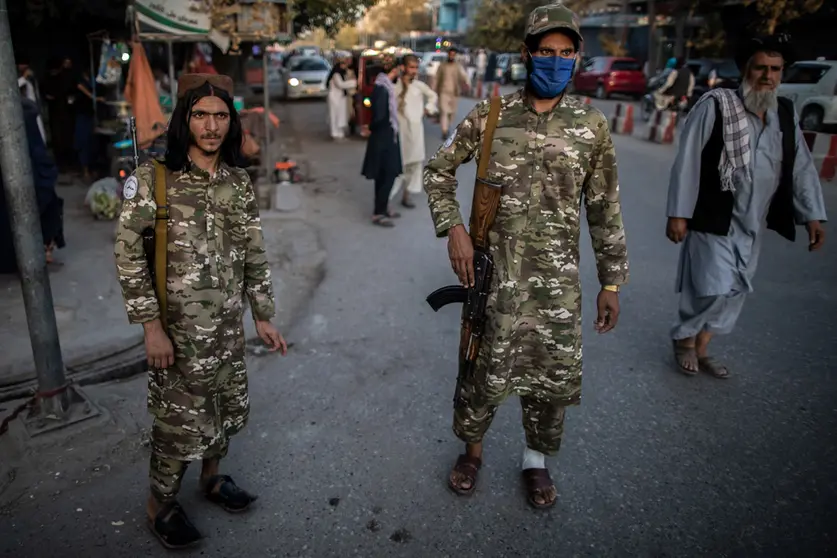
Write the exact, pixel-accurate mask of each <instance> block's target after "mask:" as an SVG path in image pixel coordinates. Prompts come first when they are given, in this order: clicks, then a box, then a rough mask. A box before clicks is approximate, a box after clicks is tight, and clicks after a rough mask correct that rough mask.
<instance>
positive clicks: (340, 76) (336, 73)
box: [326, 57, 357, 141]
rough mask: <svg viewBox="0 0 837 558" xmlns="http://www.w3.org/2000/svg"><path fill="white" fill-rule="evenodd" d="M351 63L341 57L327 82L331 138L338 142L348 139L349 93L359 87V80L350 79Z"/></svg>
mask: <svg viewBox="0 0 837 558" xmlns="http://www.w3.org/2000/svg"><path fill="white" fill-rule="evenodd" d="M348 68H349V61H348V60H347V59H346V58H344V57H339V58H338V59H337V61H336V63H335V64H334V67H332V69H331V73H330V74H329V75H328V79H327V80H326V86H327V87H328V117H329V122H330V125H331V138H332V139H334V140H337V141H341V140H344V139H346V128H348V126H349V104H348V102H347V100H346V99H347V98H349V92H350V91H351V90H353V89H354V88H356V87H357V80H353V79H349V78H348Z"/></svg>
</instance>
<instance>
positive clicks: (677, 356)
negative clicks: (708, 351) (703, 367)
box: [672, 340, 700, 376]
mask: <svg viewBox="0 0 837 558" xmlns="http://www.w3.org/2000/svg"><path fill="white" fill-rule="evenodd" d="M672 344H673V345H674V362H676V363H677V369H678V370H679V371H680V373H681V374H685V375H686V376H694V375H696V374H697V373H698V370H699V369H700V359H699V358H698V356H697V351H695V348H694V347H684V346H683V345H681V344H679V343H678V342H677V341H676V340H672ZM686 359H694V363H695V364H696V365H697V368H696V369H694V370H691V369H689V368H686V367H685V366H683V363H684V362H686Z"/></svg>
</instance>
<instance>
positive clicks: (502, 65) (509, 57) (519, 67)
mask: <svg viewBox="0 0 837 558" xmlns="http://www.w3.org/2000/svg"><path fill="white" fill-rule="evenodd" d="M495 72H496V73H495V78H494V79H495V80H496V81H499V82H500V83H501V84H502V85H505V84H507V83H513V84H515V85H518V84H520V83H523V82H525V81H526V76H527V72H526V65H525V64H524V63H523V59H522V58H520V54H518V53H514V52H506V53H503V54H499V55H497V69H496V70H495Z"/></svg>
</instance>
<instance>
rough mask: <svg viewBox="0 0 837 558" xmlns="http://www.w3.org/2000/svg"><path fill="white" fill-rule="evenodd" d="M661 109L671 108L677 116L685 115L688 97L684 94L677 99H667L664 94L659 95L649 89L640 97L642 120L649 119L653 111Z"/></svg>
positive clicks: (687, 110)
mask: <svg viewBox="0 0 837 558" xmlns="http://www.w3.org/2000/svg"><path fill="white" fill-rule="evenodd" d="M663 110H672V111H675V112H677V113H678V115H679V116H685V115H686V114H688V112H689V98H688V97H686V96H685V95H684V96H683V97H680V99H679V100H677V101H675V100H674V99H671V100H669V99H668V98H667V97H666V96H664V95H660V94H659V92H658V91H651V92H650V93H646V94H645V95H644V96H643V97H642V100H641V101H640V114H641V115H642V120H643V121H644V122H648V121H649V120H651V117H652V116H653V115H654V113H655V112H658V111H663Z"/></svg>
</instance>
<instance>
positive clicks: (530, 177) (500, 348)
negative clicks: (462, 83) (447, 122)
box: [424, 4, 628, 508]
mask: <svg viewBox="0 0 837 558" xmlns="http://www.w3.org/2000/svg"><path fill="white" fill-rule="evenodd" d="M525 33H526V35H525V43H524V45H523V46H522V48H521V56H522V58H523V60H524V61H525V62H526V64H527V68H528V70H529V72H528V78H527V82H526V86H525V88H523V89H521V90H519V91H517V92H516V93H512V94H510V95H504V96H502V97H500V110H499V117H498V120H497V121H496V132H495V134H494V140H493V142H492V144H491V146H490V148H489V149H488V151H487V152H490V154H491V158H490V161H488V163H487V169H488V171H487V177H486V181H487V182H488V183H490V184H492V185H495V186H498V187H502V196H501V197H500V198H499V207H498V208H497V213H496V215H497V216H496V220H495V221H494V224H493V227H492V229H491V232H490V233H489V237H488V241H489V245H490V248H489V249H490V254H491V256H492V257H493V259H494V274H493V277H492V278H491V289H490V294H489V297H488V300H487V308H486V323H485V332H484V337H483V340H482V343H481V346H480V351H479V353H478V355H477V361H476V370H475V372H474V374H473V376H472V377H471V378H460V382H462V389H461V390H460V391H459V392H458V393H457V397H458V398H460V399H464V400H465V401H466V402H467V403H466V404H465V405H459V406H457V407H456V408H455V410H454V417H453V431H454V432H455V434H456V435H457V437H458V438H459V439H460V440H462V441H463V442H465V452H464V453H463V454H462V455H460V456H459V458H458V459H457V460H456V464H455V465H454V467H453V470H452V471H451V474H450V477H449V479H448V485H449V487H450V488H451V489H452V490H453V491H455V492H456V493H457V494H463V495H464V494H470V493H472V492H473V491H474V488H475V486H476V481H477V474H478V472H479V470H480V468H481V466H482V442H483V438H484V436H485V434H486V432H487V430H488V428H489V426H490V424H491V421H492V420H493V418H494V415H495V412H496V411H497V408H498V406H499V405H500V404H501V403H502V402H503V401H504V400H505V399H506V398H507V397H508V396H509V395H518V396H520V400H521V405H522V408H523V428H524V431H525V433H526V447H525V449H524V452H523V462H522V470H523V473H522V476H523V481H524V484H525V487H526V492H527V497H528V501H529V503H530V504H531V505H532V506H534V507H536V508H544V507H549V506H552V505H553V504H554V503H555V499H556V496H557V491H556V489H555V485H554V484H553V482H552V480H551V478H550V475H549V471H548V470H547V468H546V460H545V457H546V456H547V455H554V454H555V453H557V452H558V449H559V447H560V445H561V439H562V436H563V430H564V414H565V408H566V407H567V406H570V405H577V404H578V403H579V401H580V397H581V286H580V283H579V244H578V237H579V233H580V231H581V223H580V218H581V213H582V207H581V205H582V200H583V203H584V208H585V209H586V213H587V222H588V225H589V230H590V236H591V239H592V244H593V251H594V253H595V256H596V266H597V268H598V276H599V282H600V283H601V290H600V292H599V294H598V298H597V301H596V307H597V311H598V315H597V318H596V321H595V329H596V331H598V332H599V333H606V332H608V331H610V330H612V329H613V328H614V327H615V326H616V324H617V320H618V317H619V295H618V293H619V288H620V287H619V286H620V285H622V284H623V283H625V282H626V281H627V279H628V261H627V249H626V244H625V233H624V230H623V226H622V211H621V208H620V203H619V186H618V181H617V173H616V155H615V153H614V148H613V143H612V140H611V136H610V131H609V130H608V126H607V119H606V118H605V116H604V115H603V114H602V113H601V112H600V111H599V110H598V109H596V108H593V107H592V106H590V105H584V104H582V103H581V102H579V101H578V100H577V99H575V98H573V97H570V96H566V95H564V91H565V89H566V87H567V84H568V83H569V82H570V80H571V78H572V74H573V68H574V66H575V58H576V56H578V53H579V50H580V46H581V41H582V37H581V32H580V29H579V19H578V17H577V16H576V15H575V14H574V13H573V12H572V11H570V10H569V9H568V8H567V7H565V6H564V5H562V4H550V5H547V6H541V7H538V8H536V9H535V10H533V11H532V12H531V14H530V15H529V17H528V19H527V21H526V26H525ZM489 109H490V102H488V101H482V102H480V103H479V104H478V105H477V106H476V107H475V108H474V110H472V111H471V112H470V114H469V115H468V116H467V117H466V118H465V120H463V121H462V122H461V123H460V124H459V126H458V127H457V128H456V130H455V131H454V133H453V135H452V136H451V138H450V139H448V141H447V142H445V144H444V145H443V146H442V147H441V148H440V149H439V151H438V152H437V153H436V155H435V156H433V158H431V160H430V161H429V162H428V164H427V167H426V168H425V172H424V188H425V191H426V192H427V196H428V202H429V205H430V211H431V214H432V217H433V222H434V225H435V230H436V235H437V236H439V237H443V236H447V238H448V254H449V256H450V260H451V265H452V266H453V269H454V271H455V272H456V274H457V276H458V277H459V279H460V281H461V283H462V284H463V285H469V286H472V285H473V280H474V279H473V277H474V276H473V274H474V269H473V258H474V249H473V244H472V241H471V238H470V236H469V234H468V232H467V231H466V230H465V227H464V225H463V221H462V215H461V214H460V211H459V204H458V202H457V199H456V186H457V181H456V178H455V172H456V170H457V168H458V167H459V166H460V165H461V164H462V163H464V162H466V161H470V160H471V159H472V158H473V157H475V156H476V157H477V158H478V159H479V158H480V155H479V154H480V153H481V150H482V149H483V148H482V145H481V143H482V138H483V133H484V131H485V128H486V126H487V119H488V115H489ZM485 164H486V163H485V162H483V161H481V162H480V165H485ZM487 211H490V209H489V210H487Z"/></svg>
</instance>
